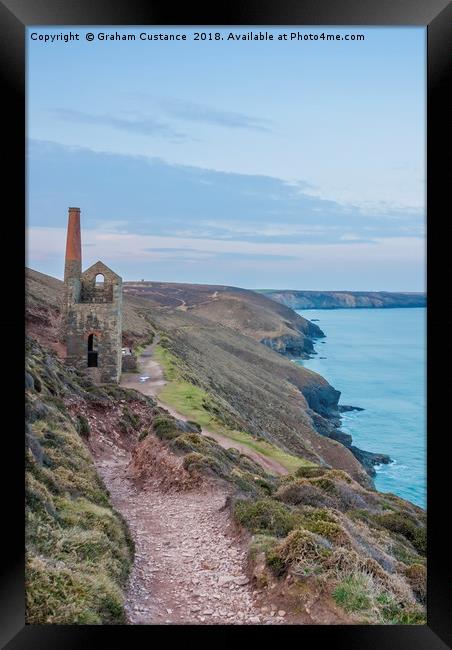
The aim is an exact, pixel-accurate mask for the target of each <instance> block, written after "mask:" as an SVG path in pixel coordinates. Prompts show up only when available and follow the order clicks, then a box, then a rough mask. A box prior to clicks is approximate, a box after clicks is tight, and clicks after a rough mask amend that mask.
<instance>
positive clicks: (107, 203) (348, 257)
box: [27, 27, 425, 291]
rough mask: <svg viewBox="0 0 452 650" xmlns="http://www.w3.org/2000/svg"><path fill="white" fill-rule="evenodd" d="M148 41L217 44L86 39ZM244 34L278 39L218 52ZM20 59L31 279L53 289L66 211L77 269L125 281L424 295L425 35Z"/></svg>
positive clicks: (71, 46)
mask: <svg viewBox="0 0 452 650" xmlns="http://www.w3.org/2000/svg"><path fill="white" fill-rule="evenodd" d="M69 31H72V32H73V33H77V34H79V38H80V41H78V42H70V43H64V42H54V43H43V42H42V41H33V40H31V38H30V36H31V34H32V33H37V34H60V33H67V32H69ZM143 31H145V32H147V33H160V32H163V31H167V32H169V33H176V32H177V33H186V34H187V35H190V34H193V33H194V32H195V31H206V32H209V31H210V32H217V31H220V32H221V34H222V36H224V38H225V40H222V41H197V42H195V41H193V40H192V38H190V36H189V39H188V40H187V41H185V42H165V41H157V42H156V41H140V40H139V39H138V40H137V41H134V42H130V41H129V42H123V41H119V42H118V41H113V42H112V41H98V40H97V34H98V32H106V33H115V32H119V33H121V34H123V33H132V34H135V35H136V36H137V37H138V35H139V33H140V32H143ZM250 31H254V32H258V31H267V32H271V33H272V34H274V36H275V40H274V41H272V42H262V41H257V42H256V41H252V42H249V41H228V40H226V37H227V35H228V34H229V33H230V32H234V33H235V34H237V33H247V32H250ZM292 31H300V32H302V33H312V34H321V33H322V32H324V33H334V34H336V33H339V34H345V33H349V34H350V33H355V34H356V33H359V34H364V35H365V41H364V42H356V41H354V42H352V41H342V40H341V41H335V42H330V41H328V42H327V41H322V40H318V41H305V40H303V41H301V42H300V41H293V42H290V41H277V40H276V38H277V35H278V34H283V33H286V34H289V33H290V32H292ZM87 32H93V33H94V34H95V40H94V41H93V42H87V41H86V39H85V35H86V33H87ZM27 48H28V56H27V60H28V81H27V136H28V139H27V179H28V182H27V187H28V191H27V225H28V240H27V254H28V265H29V266H31V267H32V268H35V269H37V270H40V271H42V272H44V273H49V274H51V275H54V276H56V277H62V274H63V265H64V259H63V258H64V241H65V227H66V219H67V207H68V206H69V205H75V206H78V207H80V208H81V211H82V228H83V231H82V237H83V257H84V265H85V266H88V265H89V264H91V263H93V262H95V261H96V260H97V259H102V260H103V261H104V262H105V263H106V264H108V265H109V266H111V267H112V268H113V269H114V270H115V271H117V272H118V273H119V274H120V275H122V276H123V278H124V279H126V280H133V279H141V278H144V279H147V280H159V281H164V280H167V281H175V282H178V281H179V282H206V283H218V284H231V285H238V286H243V287H249V288H259V287H267V288H293V289H324V290H326V289H349V290H353V289H354V290H393V291H397V290H399V291H400V290H406V291H422V290H424V288H425V286H424V275H425V274H424V262H425V259H424V257H425V256H424V245H425V242H424V236H425V233H424V230H425V226H424V221H425V208H424V205H425V29H424V28H363V27H349V28H342V29H338V28H336V27H324V28H309V27H302V28H299V29H298V30H297V29H296V28H294V27H289V28H277V29H276V28H262V27H260V28H254V29H253V28H249V27H246V28H222V29H218V28H210V29H209V28H203V30H200V29H198V28H193V29H187V28H180V29H176V28H172V29H170V30H164V29H163V28H160V29H159V28H144V27H138V28H121V29H117V28H114V27H109V28H107V27H102V28H100V27H91V28H89V27H83V28H78V27H72V28H67V29H63V30H62V29H61V28H52V27H46V28H42V27H40V28H39V29H36V28H29V29H28V38H27Z"/></svg>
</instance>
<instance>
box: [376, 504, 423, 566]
mask: <svg viewBox="0 0 452 650" xmlns="http://www.w3.org/2000/svg"><path fill="white" fill-rule="evenodd" d="M374 520H375V521H376V523H378V524H379V525H380V526H382V527H383V528H386V530H389V531H390V532H392V533H398V534H400V535H403V536H404V537H405V538H406V539H407V540H408V541H409V542H411V543H412V545H413V546H414V548H415V549H416V550H417V551H418V552H419V553H421V554H422V555H425V552H426V550H427V531H426V529H425V527H423V526H420V525H419V524H418V522H417V521H416V519H415V518H414V517H413V516H412V515H409V514H408V513H407V512H387V513H384V514H382V515H375V516H374Z"/></svg>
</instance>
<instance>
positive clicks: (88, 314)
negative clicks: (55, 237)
mask: <svg viewBox="0 0 452 650" xmlns="http://www.w3.org/2000/svg"><path fill="white" fill-rule="evenodd" d="M64 284H65V289H66V292H65V335H66V346H67V357H66V361H67V363H68V364H70V365H72V366H75V367H76V368H78V369H79V370H83V371H84V372H86V373H87V374H89V375H90V376H91V377H92V379H93V380H94V381H95V382H99V383H103V382H105V383H108V382H115V383H117V382H119V379H120V376H121V361H122V352H121V339H122V278H120V277H119V275H116V273H114V272H113V271H112V270H111V269H109V268H108V266H105V264H103V263H102V262H96V263H95V264H93V265H92V266H90V267H89V269H86V271H84V272H83V273H82V244H81V236H80V208H69V218H68V228H67V241H66V259H65V266H64Z"/></svg>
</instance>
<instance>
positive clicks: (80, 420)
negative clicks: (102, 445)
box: [76, 414, 91, 438]
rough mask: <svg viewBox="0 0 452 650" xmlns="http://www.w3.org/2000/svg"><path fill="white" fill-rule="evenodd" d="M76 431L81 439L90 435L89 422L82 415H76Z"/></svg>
mask: <svg viewBox="0 0 452 650" xmlns="http://www.w3.org/2000/svg"><path fill="white" fill-rule="evenodd" d="M76 429H77V431H78V433H79V434H80V435H81V436H82V437H83V438H87V437H88V436H89V434H90V433H91V429H90V426H89V422H88V420H87V419H86V417H85V416H84V415H82V414H79V415H77V422H76Z"/></svg>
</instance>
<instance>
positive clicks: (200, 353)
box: [28, 271, 369, 484]
mask: <svg viewBox="0 0 452 650" xmlns="http://www.w3.org/2000/svg"><path fill="white" fill-rule="evenodd" d="M28 277H29V280H28V293H29V294H31V295H33V294H34V292H35V291H36V284H37V281H38V280H39V281H40V282H45V278H46V277H47V276H43V275H42V274H38V276H37V277H36V273H35V272H34V271H29V272H28ZM58 286H59V288H57V287H58ZM160 288H161V287H160ZM58 291H59V292H60V300H61V295H62V291H63V284H62V283H60V285H56V284H55V280H54V279H53V278H52V282H51V283H49V293H52V298H51V301H49V305H48V307H47V310H48V313H47V316H46V319H47V324H46V326H45V327H44V328H43V327H41V326H40V324H36V323H34V322H33V320H31V321H30V320H29V322H28V327H29V330H30V332H31V333H32V334H33V335H34V336H37V337H40V338H41V339H43V340H44V341H47V339H48V337H49V332H53V331H54V332H55V333H54V336H55V337H57V325H56V324H57V322H58V318H59V313H58V311H57V307H56V306H55V305H57V302H58V296H55V293H57V292H58ZM247 293H252V292H247ZM35 302H36V298H33V301H32V305H34V304H35ZM267 302H271V301H267ZM43 308H44V307H43ZM123 311H124V314H123V340H124V341H125V342H126V341H127V342H128V343H130V344H135V345H138V344H142V342H143V341H145V340H150V338H151V337H152V336H153V333H154V332H155V331H157V332H159V333H160V335H161V341H162V346H164V347H165V348H166V349H167V351H168V352H169V353H171V354H172V355H173V357H175V358H176V359H177V360H178V363H179V369H180V373H181V376H182V378H183V379H184V380H185V381H186V382H188V383H190V384H192V385H194V386H197V387H199V388H201V389H202V390H203V391H204V392H205V393H207V394H208V396H209V399H208V400H207V402H206V405H205V408H206V409H207V410H209V408H210V409H211V408H215V409H216V417H217V419H219V420H220V421H223V422H224V423H226V424H228V426H230V427H231V428H233V429H236V430H237V431H245V432H247V433H249V434H252V435H254V436H256V437H258V438H260V439H262V440H263V441H267V442H270V443H272V444H274V445H276V446H278V447H279V448H280V449H281V450H282V451H283V452H286V453H289V454H294V455H297V456H300V457H302V458H304V459H306V460H309V461H311V462H316V463H317V462H319V463H326V464H328V465H329V466H331V467H337V468H339V469H343V470H345V471H348V472H350V473H351V475H352V476H353V477H354V478H356V479H357V480H359V481H361V482H363V483H365V484H369V477H368V475H367V474H366V472H365V471H364V469H363V467H362V465H361V464H360V463H359V462H358V461H357V460H356V458H355V457H354V456H353V454H352V453H351V452H350V451H349V450H348V449H347V448H346V447H344V446H343V445H342V444H340V443H339V442H336V441H335V440H333V439H330V438H329V437H328V435H329V434H330V433H332V432H334V427H332V425H331V422H330V419H329V418H330V416H331V415H336V414H337V402H338V399H339V396H340V393H339V392H338V391H336V390H334V388H332V386H330V385H329V384H328V382H327V381H326V380H325V379H323V377H321V376H320V375H318V374H317V373H315V372H312V371H310V370H307V369H305V368H302V367H300V366H297V365H296V364H294V363H291V362H290V361H289V360H288V359H286V358H285V357H284V356H283V355H281V354H277V353H276V352H274V351H273V350H271V349H270V348H269V347H268V346H265V345H262V344H261V343H259V342H258V341H257V340H256V339H255V338H254V337H251V336H247V335H243V334H241V333H239V332H238V331H236V330H234V329H232V328H230V327H228V326H226V325H224V324H221V323H216V322H213V321H212V320H209V319H206V318H204V317H201V316H199V315H197V314H195V313H192V311H190V310H181V309H177V308H174V307H170V306H168V305H164V306H162V305H158V304H156V303H151V302H150V301H149V299H148V298H142V297H139V296H138V295H129V294H128V293H125V294H124V309H123ZM52 328H53V329H52ZM212 404H213V405H214V406H213V407H212ZM318 430H321V431H322V432H323V433H324V434H325V435H319V434H318V433H317V431H318Z"/></svg>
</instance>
